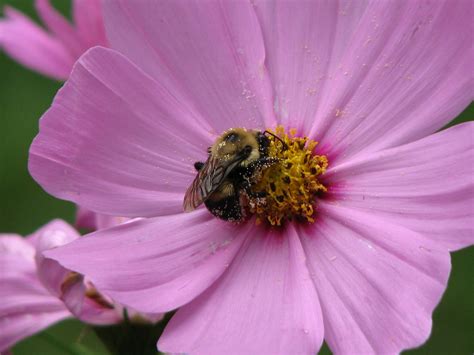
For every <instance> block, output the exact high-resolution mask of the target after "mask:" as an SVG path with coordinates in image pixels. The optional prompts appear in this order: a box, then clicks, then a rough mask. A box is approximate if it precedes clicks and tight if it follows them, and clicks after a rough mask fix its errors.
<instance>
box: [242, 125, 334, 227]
mask: <svg viewBox="0 0 474 355" xmlns="http://www.w3.org/2000/svg"><path fill="white" fill-rule="evenodd" d="M272 133H274V134H275V135H277V136H278V137H279V138H280V139H281V140H282V141H283V142H284V143H285V145H286V147H285V146H284V145H283V144H282V142H281V141H280V140H278V139H276V138H274V137H272V136H268V137H269V139H270V147H269V156H270V157H274V158H277V159H278V163H276V164H273V165H272V166H270V167H269V168H267V169H264V170H263V171H262V173H261V175H260V176H259V177H258V180H257V181H256V182H255V184H254V186H253V191H254V192H255V193H256V194H258V193H260V192H263V191H264V192H265V197H262V198H251V199H250V201H249V206H250V211H251V212H252V213H254V214H255V215H256V217H257V223H261V222H263V221H267V222H268V223H270V224H271V225H272V226H281V225H282V224H283V222H284V221H285V220H301V221H307V222H310V223H312V222H314V209H315V208H314V204H315V198H316V196H317V194H318V193H321V192H325V191H326V187H325V186H324V185H323V184H321V183H320V182H319V181H318V176H319V175H321V174H323V173H324V172H325V171H326V168H327V166H328V159H327V158H326V156H324V155H316V154H314V149H315V147H316V145H317V144H318V143H317V142H315V141H312V140H310V139H308V138H307V137H296V136H295V135H296V130H293V129H292V130H290V134H289V135H288V134H286V133H285V130H284V128H283V127H281V126H278V127H277V128H276V129H275V131H273V132H272Z"/></svg>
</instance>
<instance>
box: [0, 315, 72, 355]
mask: <svg viewBox="0 0 474 355" xmlns="http://www.w3.org/2000/svg"><path fill="white" fill-rule="evenodd" d="M68 317H69V313H68V312H67V311H56V312H44V313H35V314H32V313H15V314H12V315H9V316H3V315H2V316H1V318H0V351H1V352H2V354H3V351H6V350H7V349H9V348H11V347H12V346H13V345H15V344H16V343H18V342H19V341H21V340H23V339H26V338H28V337H30V336H32V335H34V334H35V333H38V332H40V331H42V330H44V329H46V328H48V327H49V326H51V325H53V324H54V323H57V322H59V321H62V320H64V319H66V318H68Z"/></svg>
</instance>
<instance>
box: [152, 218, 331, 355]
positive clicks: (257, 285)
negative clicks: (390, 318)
mask: <svg viewBox="0 0 474 355" xmlns="http://www.w3.org/2000/svg"><path fill="white" fill-rule="evenodd" d="M249 224H251V223H249ZM252 227H253V229H254V230H253V232H251V233H250V234H249V235H248V237H247V238H246V241H245V243H244V245H243V247H242V248H241V250H240V252H239V254H238V255H237V256H236V258H235V260H234V261H233V262H232V264H231V265H230V267H229V269H228V270H227V271H226V272H225V274H224V275H223V276H222V277H221V278H220V279H219V280H218V281H217V282H216V283H215V284H214V285H213V286H211V287H210V288H209V289H208V290H207V291H206V292H204V293H203V294H202V295H200V296H199V297H198V298H197V299H196V300H194V301H193V302H191V303H190V304H188V305H185V306H184V307H182V308H181V309H180V310H179V311H178V313H177V314H176V315H175V316H174V317H173V318H172V320H171V322H170V323H169V324H168V326H167V327H166V329H165V332H164V334H163V335H162V337H161V338H160V341H159V342H158V347H159V349H160V351H164V352H171V353H191V354H314V353H316V352H317V351H318V350H319V348H320V346H321V344H322V341H323V324H322V317H321V309H320V305H319V301H318V295H317V294H316V291H315V288H314V285H313V283H312V282H311V278H310V275H309V273H308V269H307V266H306V260H305V256H304V252H303V249H302V246H301V243H300V241H299V238H298V236H297V234H296V233H295V231H294V230H290V231H289V233H288V235H284V236H282V235H281V234H280V233H279V232H275V233H266V232H263V231H262V229H255V227H254V226H252Z"/></svg>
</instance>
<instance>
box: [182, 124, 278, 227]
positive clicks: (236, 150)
mask: <svg viewBox="0 0 474 355" xmlns="http://www.w3.org/2000/svg"><path fill="white" fill-rule="evenodd" d="M266 134H271V135H272V136H274V137H275V138H277V139H279V140H280V141H281V139H280V138H279V137H277V136H275V135H274V134H273V133H271V132H268V131H264V132H260V131H258V130H247V129H245V128H232V129H229V130H227V131H226V132H224V133H223V134H222V135H221V136H220V137H219V138H218V139H217V140H216V142H215V143H214V144H213V145H212V146H211V147H210V148H209V149H208V154H209V155H208V158H207V160H206V162H205V163H204V162H196V163H194V168H195V169H196V170H197V172H198V174H197V176H196V178H195V179H194V181H193V183H192V184H191V186H189V188H188V190H187V191H186V194H185V195H184V201H183V209H184V211H186V212H190V211H192V210H194V209H196V208H197V207H198V206H199V205H201V204H202V203H203V202H204V204H205V205H206V207H207V209H208V210H209V211H210V212H211V213H212V214H213V215H214V216H216V217H218V218H221V219H223V220H226V221H233V222H240V221H242V220H243V219H244V218H245V207H246V206H245V204H246V203H245V200H246V199H248V198H249V197H263V195H264V192H261V193H255V192H252V191H251V187H252V181H254V178H255V176H256V174H258V173H259V172H261V171H262V170H263V169H265V168H267V167H270V166H271V165H273V164H275V163H276V162H277V161H278V159H276V158H272V157H269V156H268V147H269V146H270V139H269V138H268V137H267V136H266ZM281 142H282V141H281ZM282 143H283V142H282ZM283 144H284V145H285V143H283Z"/></svg>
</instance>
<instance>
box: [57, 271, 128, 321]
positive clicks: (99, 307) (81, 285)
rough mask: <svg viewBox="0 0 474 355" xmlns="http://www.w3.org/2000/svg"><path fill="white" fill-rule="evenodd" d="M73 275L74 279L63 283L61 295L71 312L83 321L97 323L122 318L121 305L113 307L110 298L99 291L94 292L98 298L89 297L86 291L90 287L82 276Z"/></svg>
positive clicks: (120, 319)
mask: <svg viewBox="0 0 474 355" xmlns="http://www.w3.org/2000/svg"><path fill="white" fill-rule="evenodd" d="M73 277H74V278H76V279H75V280H73V281H72V282H67V284H65V287H63V288H62V295H61V300H62V301H63V302H64V304H65V305H66V307H67V308H68V309H69V310H70V311H71V313H72V314H74V315H75V316H76V317H77V318H78V319H80V320H81V321H83V322H86V323H90V324H98V325H110V324H115V323H120V322H121V321H122V320H123V318H122V313H121V312H122V311H123V309H122V308H121V307H115V304H114V303H113V301H112V300H110V299H108V298H107V297H105V296H103V295H102V294H100V293H99V292H94V293H95V294H96V295H98V296H99V297H100V300H97V299H95V298H94V297H90V296H89V294H88V292H90V290H91V289H90V288H88V285H87V281H85V280H84V277H82V276H80V275H75V276H73ZM68 281H71V280H68ZM95 291H97V290H95Z"/></svg>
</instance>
